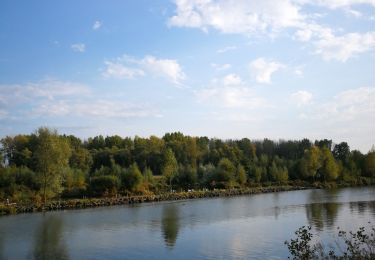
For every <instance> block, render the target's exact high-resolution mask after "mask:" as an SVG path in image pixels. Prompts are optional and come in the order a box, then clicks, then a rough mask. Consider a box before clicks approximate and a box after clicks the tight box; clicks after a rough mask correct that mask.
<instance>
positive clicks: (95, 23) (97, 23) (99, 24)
mask: <svg viewBox="0 0 375 260" xmlns="http://www.w3.org/2000/svg"><path fill="white" fill-rule="evenodd" d="M100 27H102V22H101V21H95V22H94V24H93V25H92V29H93V30H95V31H96V30H99V29H100Z"/></svg>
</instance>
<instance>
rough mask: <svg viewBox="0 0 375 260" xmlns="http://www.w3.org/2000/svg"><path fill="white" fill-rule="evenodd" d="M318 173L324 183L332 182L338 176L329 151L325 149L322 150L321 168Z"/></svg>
mask: <svg viewBox="0 0 375 260" xmlns="http://www.w3.org/2000/svg"><path fill="white" fill-rule="evenodd" d="M320 172H321V174H322V177H323V179H324V180H325V181H334V180H336V179H337V177H338V174H339V169H338V166H337V164H336V161H335V158H333V155H332V153H331V151H330V150H328V148H326V147H324V148H323V149H322V168H321V170H320Z"/></svg>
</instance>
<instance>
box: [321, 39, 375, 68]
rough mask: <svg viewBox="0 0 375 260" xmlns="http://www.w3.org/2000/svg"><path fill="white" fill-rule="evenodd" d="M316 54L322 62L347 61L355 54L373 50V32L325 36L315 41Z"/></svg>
mask: <svg viewBox="0 0 375 260" xmlns="http://www.w3.org/2000/svg"><path fill="white" fill-rule="evenodd" d="M314 45H315V46H316V53H317V54H320V55H322V57H323V59H324V60H327V61H329V60H338V61H341V62H345V61H347V60H348V59H349V58H351V57H353V56H355V55H356V54H360V53H364V52H367V51H370V50H374V49H375V32H367V33H364V34H361V33H348V34H344V35H342V36H334V35H333V34H328V35H325V36H324V37H322V38H320V39H319V40H317V41H316V42H315V43H314Z"/></svg>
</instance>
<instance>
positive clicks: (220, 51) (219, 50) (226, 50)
mask: <svg viewBox="0 0 375 260" xmlns="http://www.w3.org/2000/svg"><path fill="white" fill-rule="evenodd" d="M235 49H237V46H227V47H224V48H222V49H218V50H217V51H216V52H217V53H225V52H228V51H233V50H235Z"/></svg>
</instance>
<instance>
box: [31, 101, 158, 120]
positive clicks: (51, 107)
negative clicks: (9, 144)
mask: <svg viewBox="0 0 375 260" xmlns="http://www.w3.org/2000/svg"><path fill="white" fill-rule="evenodd" d="M30 115H32V116H38V117H39V116H52V117H56V116H79V117H93V118H97V117H101V118H132V117H155V116H160V114H159V113H158V111H157V110H156V109H155V108H153V107H151V106H150V105H147V104H133V103H126V102H123V101H115V100H113V99H111V100H106V99H99V100H85V101H82V100H79V101H78V100H76V101H72V100H60V101H58V102H48V101H47V102H43V103H41V104H39V105H38V106H36V107H34V108H33V109H32V111H31V112H30Z"/></svg>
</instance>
